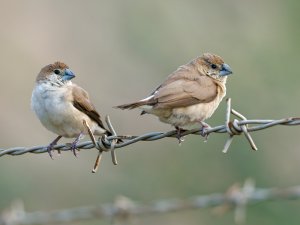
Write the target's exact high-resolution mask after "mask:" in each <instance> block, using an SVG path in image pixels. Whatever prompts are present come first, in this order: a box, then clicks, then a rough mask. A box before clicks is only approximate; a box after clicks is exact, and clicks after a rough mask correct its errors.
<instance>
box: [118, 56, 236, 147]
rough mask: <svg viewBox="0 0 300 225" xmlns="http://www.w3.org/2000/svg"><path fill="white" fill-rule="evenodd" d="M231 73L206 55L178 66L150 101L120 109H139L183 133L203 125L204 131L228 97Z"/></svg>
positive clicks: (133, 103)
mask: <svg viewBox="0 0 300 225" xmlns="http://www.w3.org/2000/svg"><path fill="white" fill-rule="evenodd" d="M230 74H232V70H231V68H230V66H229V65H228V64H226V63H225V62H224V60H223V59H222V58H221V57H220V56H218V55H216V54H213V53H204V54H203V55H201V56H199V57H197V58H195V59H193V60H192V61H190V62H189V63H187V64H185V65H182V66H179V67H178V69H177V70H176V71H174V72H172V73H171V74H170V75H169V76H168V77H167V78H166V80H165V81H164V82H163V83H162V84H161V85H159V86H158V87H157V88H156V89H155V90H154V91H153V92H152V93H151V94H150V95H149V96H148V97H146V98H144V99H141V100H139V101H136V102H132V103H129V104H123V105H118V106H115V108H119V109H134V108H140V109H141V110H142V112H141V115H143V114H152V115H155V116H157V117H158V118H159V120H160V121H161V122H164V123H167V124H171V125H172V126H174V127H175V128H176V130H177V138H178V140H179V142H181V139H180V138H181V131H182V130H184V129H183V128H184V127H186V126H191V125H194V124H199V123H200V124H201V128H202V129H201V131H202V134H203V135H204V133H203V131H204V130H203V129H205V128H207V127H209V125H208V124H206V123H205V122H204V120H206V119H208V118H209V117H211V116H212V114H213V113H214V111H215V110H216V109H217V107H218V105H219V103H220V102H221V101H222V99H223V98H224V96H225V95H226V80H227V76H228V75H230Z"/></svg>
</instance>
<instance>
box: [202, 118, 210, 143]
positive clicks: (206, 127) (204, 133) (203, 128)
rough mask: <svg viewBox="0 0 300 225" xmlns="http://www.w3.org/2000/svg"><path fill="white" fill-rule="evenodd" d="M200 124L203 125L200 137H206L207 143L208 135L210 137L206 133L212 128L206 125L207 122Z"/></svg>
mask: <svg viewBox="0 0 300 225" xmlns="http://www.w3.org/2000/svg"><path fill="white" fill-rule="evenodd" d="M200 124H201V128H200V135H201V136H202V137H204V141H207V139H208V135H209V134H207V133H206V131H207V130H208V129H209V128H211V126H209V125H208V124H207V123H205V122H203V121H200Z"/></svg>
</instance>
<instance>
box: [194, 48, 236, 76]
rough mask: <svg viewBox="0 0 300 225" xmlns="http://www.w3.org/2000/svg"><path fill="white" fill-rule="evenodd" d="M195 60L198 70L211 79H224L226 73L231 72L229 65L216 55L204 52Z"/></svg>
mask: <svg viewBox="0 0 300 225" xmlns="http://www.w3.org/2000/svg"><path fill="white" fill-rule="evenodd" d="M197 62H198V69H199V71H200V72H201V73H202V74H205V75H207V76H209V77H212V78H213V79H216V80H219V81H224V80H226V78H227V76H228V75H230V74H232V70H231V68H230V66H229V65H228V64H226V63H224V61H223V59H222V58H221V57H220V56H218V55H215V54H212V53H204V54H203V55H202V56H201V57H199V58H198V60H197Z"/></svg>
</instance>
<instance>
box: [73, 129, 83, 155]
mask: <svg viewBox="0 0 300 225" xmlns="http://www.w3.org/2000/svg"><path fill="white" fill-rule="evenodd" d="M81 137H82V133H80V134H79V135H78V136H77V138H76V139H75V140H74V141H73V142H72V143H71V150H72V151H73V154H74V155H75V156H76V157H77V154H76V149H77V144H78V142H79V140H80V138H81Z"/></svg>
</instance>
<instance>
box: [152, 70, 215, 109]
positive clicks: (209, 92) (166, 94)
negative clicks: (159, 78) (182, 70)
mask: <svg viewBox="0 0 300 225" xmlns="http://www.w3.org/2000/svg"><path fill="white" fill-rule="evenodd" d="M190 75H191V74H190ZM216 96H217V84H216V83H215V82H214V81H213V80H212V79H211V78H209V77H207V76H199V75H198V76H193V75H191V76H188V77H187V76H185V77H183V76H173V77H169V79H167V80H166V81H165V82H164V83H163V84H162V85H161V86H160V87H159V88H158V89H157V90H156V92H154V97H153V100H155V102H156V103H155V104H154V107H155V108H178V107H186V106H190V105H194V104H198V103H202V102H203V103H204V102H210V101H212V100H213V99H215V97H216Z"/></svg>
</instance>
